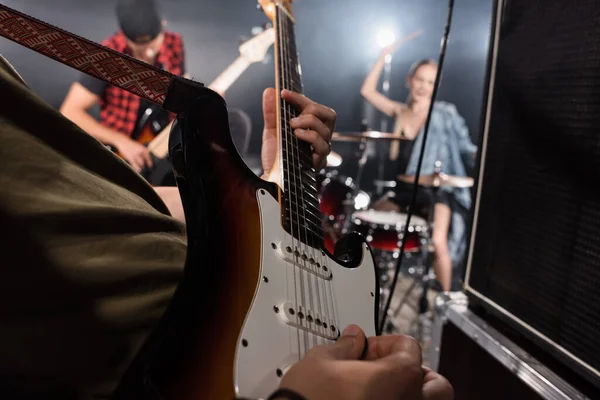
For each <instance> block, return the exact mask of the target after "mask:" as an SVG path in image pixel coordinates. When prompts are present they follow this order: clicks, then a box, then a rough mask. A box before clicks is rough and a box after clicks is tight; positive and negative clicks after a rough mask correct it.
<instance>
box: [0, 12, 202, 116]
mask: <svg viewBox="0 0 600 400" xmlns="http://www.w3.org/2000/svg"><path fill="white" fill-rule="evenodd" d="M0 35H1V36H4V37H5V38H7V39H9V40H12V41H13V42H16V43H18V44H20V45H22V46H25V47H27V48H30V49H32V50H34V51H36V52H38V53H40V54H43V55H45V56H47V57H50V58H53V59H54V60H56V61H58V62H60V63H63V64H65V65H68V66H69V67H72V68H75V69H77V70H79V71H81V72H84V73H86V74H88V75H91V76H93V77H96V78H98V79H101V80H103V81H105V82H107V83H110V84H111V85H114V86H117V87H119V88H121V89H124V90H127V91H129V92H131V93H133V94H135V95H137V96H140V97H142V98H144V99H147V100H149V101H151V102H154V103H156V104H158V105H160V106H162V107H163V108H164V109H165V110H167V111H171V112H174V113H180V112H183V111H186V110H187V109H188V108H189V106H190V105H191V104H192V102H193V101H194V100H195V99H196V98H198V94H199V91H200V89H201V88H202V87H204V85H203V84H201V83H198V82H194V81H192V80H189V79H185V78H182V77H179V76H175V75H173V74H171V73H169V72H166V71H163V70H162V69H159V68H156V67H154V66H152V65H149V64H146V63H144V62H142V61H139V60H136V59H134V58H132V57H129V56H127V55H125V54H122V53H119V52H117V51H114V50H112V49H109V48H107V47H104V46H102V45H100V44H98V43H95V42H92V41H91V40H87V39H84V38H82V37H80V36H77V35H74V34H72V33H70V32H67V31H65V30H63V29H60V28H57V27H55V26H52V25H50V24H47V23H45V22H43V21H40V20H38V19H36V18H33V17H30V16H28V15H26V14H23V13H21V12H19V11H16V10H13V9H11V8H9V7H6V6H5V5H3V4H0Z"/></svg>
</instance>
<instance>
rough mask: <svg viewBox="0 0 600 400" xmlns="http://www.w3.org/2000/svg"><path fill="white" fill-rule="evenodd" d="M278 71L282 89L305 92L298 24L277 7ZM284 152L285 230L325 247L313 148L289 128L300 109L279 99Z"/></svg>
mask: <svg viewBox="0 0 600 400" xmlns="http://www.w3.org/2000/svg"><path fill="white" fill-rule="evenodd" d="M275 35H276V57H277V60H276V68H277V78H278V86H279V89H280V90H282V89H287V90H291V91H294V92H298V93H302V79H301V72H300V63H299V61H298V52H297V50H296V38H295V34H294V21H293V19H292V18H291V17H290V15H289V14H288V13H287V12H286V11H285V9H283V8H282V7H281V6H280V5H279V4H277V9H276V23H275ZM278 98H279V107H280V118H281V120H280V126H281V135H280V140H281V146H280V148H281V153H280V157H281V160H282V163H281V164H282V175H283V177H282V178H283V186H284V188H283V189H284V196H283V203H282V216H281V217H282V221H283V226H284V228H285V230H286V231H287V232H288V233H290V234H291V235H292V236H293V237H294V238H296V239H297V240H299V241H301V242H302V243H304V244H307V245H309V246H312V247H316V248H320V247H322V244H323V230H322V227H321V214H320V211H319V199H318V195H317V181H316V178H315V176H316V173H315V170H314V168H313V166H312V151H311V148H310V145H309V144H308V143H306V142H304V141H302V140H300V139H298V138H297V137H296V136H295V135H294V132H293V129H292V128H291V127H290V125H289V121H290V119H292V118H294V117H296V116H298V115H299V114H300V113H299V112H298V110H297V109H296V108H295V107H294V106H292V105H290V104H289V103H287V102H286V101H284V100H283V99H281V97H279V94H278Z"/></svg>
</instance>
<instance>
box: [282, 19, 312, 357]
mask: <svg viewBox="0 0 600 400" xmlns="http://www.w3.org/2000/svg"><path fill="white" fill-rule="evenodd" d="M280 11H281V10H280ZM286 21H287V15H286V14H285V12H283V11H282V12H281V25H282V33H283V35H282V38H281V40H282V42H283V46H282V50H283V57H282V62H281V63H280V64H281V65H282V69H283V71H284V73H283V83H284V86H285V89H288V90H290V89H291V88H290V87H289V82H290V68H289V49H288V41H287V40H286V39H287V37H288V36H289V32H288V25H287V24H286ZM283 105H284V107H285V109H286V113H287V118H286V119H285V128H286V129H285V134H286V140H289V141H290V145H291V146H290V147H291V151H292V162H293V164H292V168H293V169H292V172H291V175H292V177H293V179H294V190H293V194H292V193H289V196H288V200H289V201H290V202H291V200H292V199H293V200H295V201H294V202H293V203H294V206H295V208H296V218H297V219H296V221H294V223H295V224H296V231H297V233H298V237H297V239H298V245H297V247H296V246H294V247H295V248H294V260H295V262H296V263H298V264H299V265H300V264H301V262H302V261H301V260H302V258H301V253H302V252H303V249H302V232H301V230H300V226H301V221H300V215H301V214H300V209H299V207H298V197H300V196H299V194H298V188H299V185H298V181H297V177H298V171H297V166H298V163H299V162H300V158H299V157H298V154H297V153H298V151H299V148H298V143H297V141H296V143H294V134H293V132H292V129H291V127H290V126H289V121H290V119H291V118H290V117H292V116H294V112H293V109H292V105H291V104H289V103H288V102H287V101H285V100H283ZM305 233H306V230H305ZM298 275H299V280H300V288H299V289H300V299H301V301H302V306H300V305H299V304H297V305H296V307H297V308H298V310H297V312H296V317H297V321H298V324H299V325H300V326H301V327H304V321H305V318H306V315H305V314H306V304H307V303H306V296H305V288H304V286H305V285H304V275H305V273H304V271H302V267H300V268H298ZM302 336H303V339H304V352H305V353H306V351H307V348H308V332H307V331H306V330H305V329H302Z"/></svg>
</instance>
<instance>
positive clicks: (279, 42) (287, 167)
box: [275, 5, 301, 357]
mask: <svg viewBox="0 0 600 400" xmlns="http://www.w3.org/2000/svg"><path fill="white" fill-rule="evenodd" d="M275 14H276V18H275V20H276V24H275V32H276V34H277V51H278V53H279V55H278V56H279V63H278V64H279V65H278V66H277V68H278V69H279V77H278V80H279V82H278V86H279V88H280V89H281V88H282V86H283V79H282V76H283V68H282V59H283V48H282V40H281V38H282V32H281V29H282V26H281V25H282V24H281V11H280V10H279V5H277V6H276V7H275ZM275 95H276V99H279V104H278V105H277V106H278V107H279V110H280V113H282V114H283V115H280V121H279V123H280V125H281V130H280V135H281V137H280V143H281V147H282V149H285V161H286V163H285V164H284V168H283V169H284V171H282V172H283V174H284V176H285V177H284V179H286V184H284V185H283V186H284V187H283V189H284V193H283V196H284V201H283V207H284V210H285V207H286V196H287V198H288V199H289V196H290V190H291V184H290V182H291V181H290V152H289V143H288V141H287V137H286V133H285V126H284V125H285V120H286V118H287V115H286V110H285V109H284V108H282V107H281V103H282V102H283V99H281V97H280V95H281V93H276V94H275ZM287 206H289V202H288V204H287ZM288 211H289V224H290V228H291V229H290V231H291V232H290V237H291V240H290V242H291V243H292V246H294V245H295V244H294V235H293V214H292V208H291V206H290V208H289V210H288ZM286 236H287V233H286ZM281 250H282V251H287V249H281ZM291 254H292V257H293V249H292V252H291ZM286 269H287V268H286ZM296 270H297V268H296V266H295V264H294V263H292V271H293V273H294V298H295V303H296V305H298V284H297V278H296ZM281 312H283V313H285V312H288V310H281ZM296 336H297V340H296V344H297V347H298V357H300V353H301V350H300V329H299V328H297V327H296Z"/></svg>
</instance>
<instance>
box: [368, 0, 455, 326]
mask: <svg viewBox="0 0 600 400" xmlns="http://www.w3.org/2000/svg"><path fill="white" fill-rule="evenodd" d="M453 9H454V0H448V15H447V17H446V27H445V28H444V35H443V36H442V44H441V46H440V57H439V61H438V70H437V73H436V75H435V85H434V87H433V93H432V95H431V104H429V111H428V113H427V120H426V121H425V129H424V132H423V143H422V144H421V150H420V153H419V163H418V164H417V171H416V173H415V183H414V186H413V190H412V197H411V200H410V206H409V208H408V215H407V217H406V224H405V225H404V235H403V239H402V244H401V245H400V256H399V257H398V261H397V262H396V270H395V271H394V279H393V280H392V285H391V287H390V294H389V296H388V299H387V302H386V304H385V307H384V308H383V317H382V319H381V324H380V325H379V332H383V328H384V327H385V323H386V322H387V314H388V310H389V309H390V305H391V304H392V299H393V297H394V290H396V284H397V283H398V275H400V267H401V265H402V260H403V259H404V249H405V247H406V238H407V237H408V227H409V225H410V219H411V217H412V213H413V209H414V207H415V203H416V201H417V190H418V188H419V185H418V182H419V177H420V176H421V166H422V164H423V157H424V155H425V144H426V143H427V136H428V134H429V123H430V122H431V114H432V112H433V105H434V103H435V98H436V96H437V92H438V88H439V83H440V76H441V75H442V68H443V66H444V57H445V55H446V47H447V45H448V38H449V36H450V25H451V24H452V11H453ZM434 201H435V199H434Z"/></svg>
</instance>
